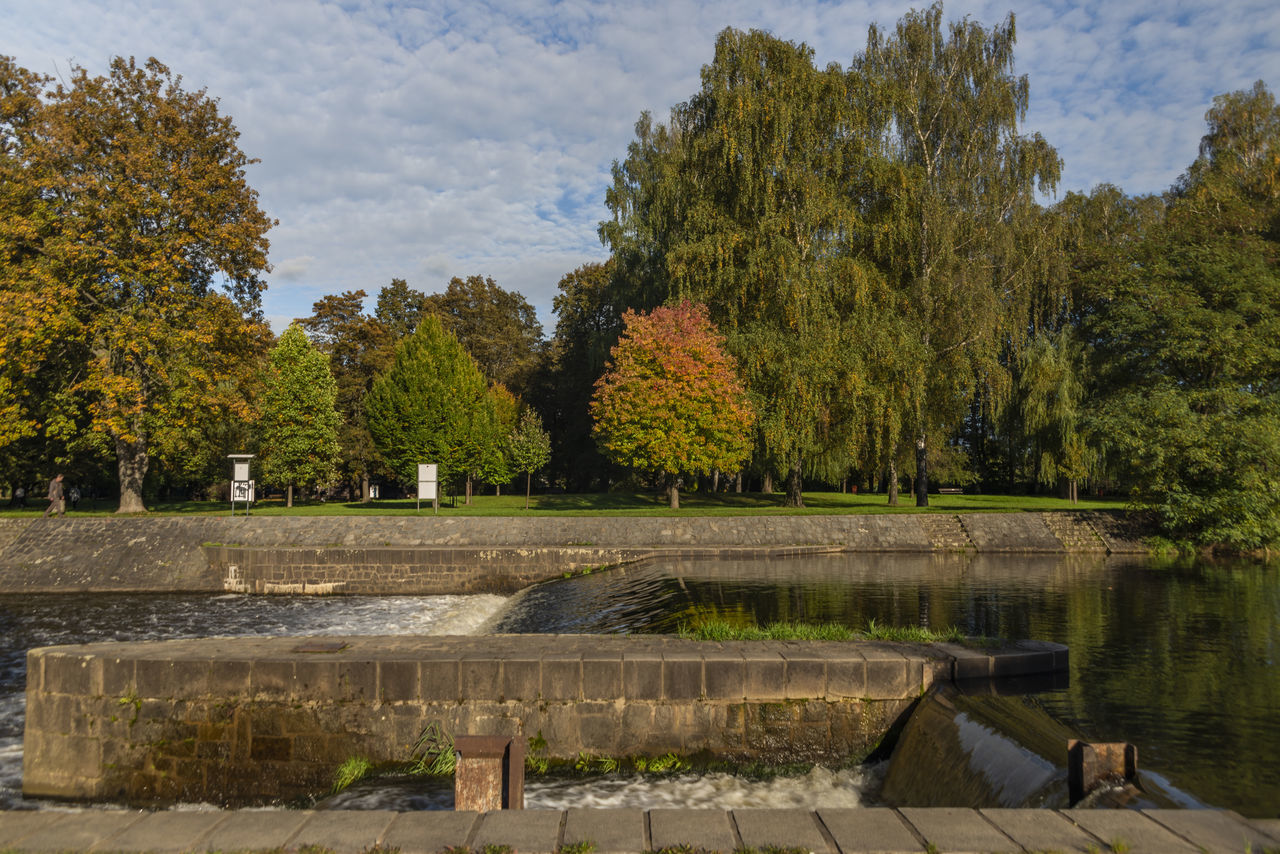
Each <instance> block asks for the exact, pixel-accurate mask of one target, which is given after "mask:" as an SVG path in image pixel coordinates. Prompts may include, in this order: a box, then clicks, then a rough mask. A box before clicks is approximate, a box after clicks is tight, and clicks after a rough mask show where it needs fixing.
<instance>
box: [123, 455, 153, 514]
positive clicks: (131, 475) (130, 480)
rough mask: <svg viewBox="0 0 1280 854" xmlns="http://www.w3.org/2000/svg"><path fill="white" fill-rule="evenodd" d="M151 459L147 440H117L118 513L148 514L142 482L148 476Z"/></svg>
mask: <svg viewBox="0 0 1280 854" xmlns="http://www.w3.org/2000/svg"><path fill="white" fill-rule="evenodd" d="M150 462H151V459H150V456H149V455H148V454H147V440H146V439H143V438H141V437H139V438H138V439H137V441H134V442H126V441H124V440H123V439H120V438H117V439H116V471H117V472H118V473H119V475H120V509H118V510H116V512H117V513H146V512H147V507H146V505H145V504H143V503H142V481H143V480H144V479H145V478H146V476H147V466H148V465H150Z"/></svg>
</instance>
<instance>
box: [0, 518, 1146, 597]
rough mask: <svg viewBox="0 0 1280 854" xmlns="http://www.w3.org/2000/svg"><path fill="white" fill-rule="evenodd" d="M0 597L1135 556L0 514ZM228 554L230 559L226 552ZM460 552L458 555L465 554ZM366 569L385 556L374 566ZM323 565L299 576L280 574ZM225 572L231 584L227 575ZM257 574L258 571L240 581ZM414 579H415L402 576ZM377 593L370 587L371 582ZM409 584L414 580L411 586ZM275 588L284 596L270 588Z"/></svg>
mask: <svg viewBox="0 0 1280 854" xmlns="http://www.w3.org/2000/svg"><path fill="white" fill-rule="evenodd" d="M3 521H5V522H6V523H7V524H5V525H3V526H0V593H17V592H33V593H34V592H58V591H81V592H91V591H201V590H222V589H226V588H227V586H228V583H230V584H231V585H232V587H233V589H235V588H234V585H236V584H248V585H250V587H249V589H259V586H260V588H261V589H262V590H264V591H265V590H266V588H267V585H268V584H271V585H293V584H300V583H302V580H305V581H307V582H308V583H310V584H319V585H326V584H327V585H332V586H333V587H332V589H333V590H345V591H349V592H355V590H356V589H357V588H359V590H360V591H361V592H370V593H398V592H470V591H473V590H508V589H511V587H512V586H513V585H516V586H518V585H521V584H526V583H529V582H530V580H540V579H542V578H547V577H552V576H554V575H558V574H562V573H563V572H566V571H573V570H575V569H579V568H581V567H583V566H599V565H601V564H608V563H613V562H616V561H618V560H628V559H634V558H636V557H639V556H641V555H644V554H647V553H650V552H653V551H655V550H657V551H661V550H672V549H674V550H678V551H680V552H687V551H690V550H696V551H698V552H699V553H704V554H706V553H712V552H714V551H717V550H726V549H786V548H834V549H843V550H850V551H868V552H935V551H967V550H974V551H978V552H1027V553H1033V552H1040V553H1062V552H1076V551H1109V552H1143V551H1145V549H1144V548H1143V546H1142V544H1141V542H1140V541H1139V539H1138V536H1137V534H1136V533H1135V532H1134V531H1133V530H1132V528H1131V526H1130V525H1129V523H1127V522H1126V520H1125V517H1123V516H1122V515H1114V514H1107V513H1089V512H1077V513H1054V514H1045V513H1003V514H994V513H991V514H981V513H973V514H960V515H952V514H915V513H904V514H894V515H877V516H863V515H846V516H733V517H697V516H689V517H684V516H681V517H641V518H634V517H581V516H580V517H507V518H491V517H475V516H453V517H448V516H322V517H281V516H249V517H245V516H239V517H235V518H231V517H230V516H182V517H148V518H119V519H117V518H103V517H90V518H59V519H43V518H40V519H35V520H31V521H28V520H3ZM237 550H238V551H237ZM468 550H469V551H468ZM379 561H385V562H382V563H380V562H379ZM304 565H305V566H310V567H312V568H320V567H324V568H325V570H324V572H321V573H319V574H316V573H314V572H313V573H311V574H312V575H313V576H315V579H314V580H309V579H302V580H297V579H299V578H300V573H299V572H298V571H296V570H295V569H290V567H301V566H304ZM231 566H236V567H237V568H238V569H237V572H238V573H240V575H239V576H238V577H234V578H233V577H230V571H229V568H230V567H231ZM247 567H253V568H254V569H253V570H252V572H257V571H258V570H261V573H260V574H258V575H256V576H255V575H245V574H244V573H246V572H250V571H251V570H249V569H246V568H247ZM420 573H425V574H426V576H425V580H422V579H420V580H417V581H415V580H414V579H415V578H416V577H417V576H418V575H419V574H420ZM384 584H385V585H386V586H383V585H384ZM415 585H417V586H415ZM279 589H284V588H279Z"/></svg>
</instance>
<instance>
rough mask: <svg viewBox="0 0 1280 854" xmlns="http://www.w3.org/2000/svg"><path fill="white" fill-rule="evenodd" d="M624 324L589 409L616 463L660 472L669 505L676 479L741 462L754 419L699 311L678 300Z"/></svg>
mask: <svg viewBox="0 0 1280 854" xmlns="http://www.w3.org/2000/svg"><path fill="white" fill-rule="evenodd" d="M624 322H625V324H626V330H625V331H624V332H623V335H622V337H621V338H620V339H619V341H618V344H617V346H615V347H614V348H613V351H612V354H611V362H610V367H609V369H608V371H607V372H606V373H605V375H604V376H603V377H601V378H600V381H599V382H598V383H597V386H596V396H595V398H594V400H593V401H592V405H591V411H592V415H593V416H594V417H595V422H596V428H595V429H596V435H597V437H598V438H599V440H600V444H601V446H602V447H603V448H604V449H605V451H606V453H608V454H609V456H610V457H611V458H612V459H613V460H614V461H615V462H617V463H619V464H620V465H624V466H629V467H632V468H636V469H640V470H642V471H650V472H656V473H659V474H661V475H664V476H665V477H666V479H667V482H668V483H669V484H670V488H671V506H672V507H673V508H675V507H677V506H678V497H677V494H678V493H677V491H676V490H677V489H678V487H677V486H676V485H675V484H676V478H677V477H678V476H679V475H680V474H692V473H702V472H710V471H711V470H713V469H720V470H723V471H733V470H735V469H736V468H737V467H738V466H740V465H741V464H742V463H743V462H744V461H745V460H746V458H747V455H748V453H749V451H750V446H749V444H748V441H749V436H750V433H749V431H750V429H751V425H752V422H753V420H754V416H753V413H752V411H751V408H750V406H749V405H748V403H747V399H746V395H745V393H744V391H743V389H742V386H741V384H740V382H739V381H738V378H737V375H736V372H735V370H734V363H733V360H732V359H731V358H730V357H729V356H728V354H726V353H725V352H724V350H723V347H722V340H721V338H720V336H719V335H718V334H717V333H716V331H715V329H714V327H712V325H711V322H710V320H709V319H708V317H707V312H706V309H705V308H704V307H702V306H699V305H695V304H693V303H687V302H686V303H680V304H679V305H676V306H670V307H662V308H657V309H654V310H653V312H651V313H650V314H647V315H639V314H635V313H634V312H632V313H628V314H627V315H626V316H625V317H624Z"/></svg>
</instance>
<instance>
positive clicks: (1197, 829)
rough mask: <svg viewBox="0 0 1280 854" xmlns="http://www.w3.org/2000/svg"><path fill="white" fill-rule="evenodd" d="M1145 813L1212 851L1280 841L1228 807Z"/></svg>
mask: <svg viewBox="0 0 1280 854" xmlns="http://www.w3.org/2000/svg"><path fill="white" fill-rule="evenodd" d="M1142 814H1143V815H1145V816H1147V817H1148V818H1150V819H1152V820H1154V821H1156V822H1159V823H1160V824H1162V825H1164V826H1165V827H1167V828H1169V830H1171V831H1173V832H1174V833H1176V834H1177V835H1178V836H1181V837H1183V838H1184V839H1187V840H1189V841H1190V842H1191V844H1192V845H1194V846H1196V847H1197V848H1200V849H1202V850H1204V851H1209V852H1211V854H1218V852H1229V854H1235V852H1238V851H1262V850H1265V849H1267V848H1274V847H1276V846H1277V845H1280V840H1277V839H1274V838H1272V837H1271V835H1270V834H1264V833H1262V832H1261V831H1259V830H1258V829H1257V828H1254V827H1250V826H1249V825H1248V824H1246V823H1245V821H1244V819H1242V818H1241V817H1240V816H1239V815H1238V814H1237V813H1234V812H1230V811H1229V810H1143V811H1142Z"/></svg>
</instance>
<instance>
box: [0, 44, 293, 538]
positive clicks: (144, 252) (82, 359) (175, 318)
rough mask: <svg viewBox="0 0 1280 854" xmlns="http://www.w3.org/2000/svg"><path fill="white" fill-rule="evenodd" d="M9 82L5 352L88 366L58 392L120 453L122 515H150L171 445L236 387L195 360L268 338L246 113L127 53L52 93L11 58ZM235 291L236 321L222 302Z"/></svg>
mask: <svg viewBox="0 0 1280 854" xmlns="http://www.w3.org/2000/svg"><path fill="white" fill-rule="evenodd" d="M0 75H2V76H3V81H4V82H3V84H2V85H0V92H2V93H3V95H4V99H5V101H4V110H5V114H4V116H3V117H2V118H0V123H3V125H4V127H3V130H4V140H5V141H4V158H3V167H2V168H3V169H4V176H3V177H4V182H3V183H4V190H3V193H2V194H0V204H3V205H4V209H3V211H0V214H3V215H2V216H0V220H3V221H5V223H6V225H5V227H4V229H3V234H4V236H3V238H0V241H2V243H3V250H2V251H3V254H4V257H3V258H0V261H2V262H3V267H4V272H3V273H0V289H3V291H4V299H3V305H2V307H3V310H4V312H5V317H4V322H3V323H0V326H4V327H6V328H7V329H9V330H10V331H7V332H6V333H5V337H6V344H5V351H6V356H7V355H8V354H9V353H11V352H14V351H15V348H16V349H24V350H25V355H24V356H22V357H21V359H20V360H19V361H18V362H16V363H15V364H28V366H29V367H31V368H32V369H33V370H32V371H31V375H32V376H37V375H44V376H46V377H47V376H49V373H50V370H55V371H56V368H51V367H50V366H51V365H56V363H57V362H58V361H59V360H65V359H67V358H68V357H70V358H71V359H72V360H73V361H72V362H70V364H72V365H74V366H75V369H74V370H72V371H70V375H69V376H66V377H64V378H62V379H59V380H58V383H57V384H58V387H59V393H60V394H61V395H62V396H63V397H64V399H65V401H66V405H67V406H68V407H70V408H73V409H75V410H76V411H78V412H82V413H83V414H84V417H85V422H86V423H87V425H88V427H89V429H91V430H93V431H96V432H99V433H101V434H103V435H104V436H106V437H107V439H108V440H109V442H110V443H111V445H113V446H114V451H115V454H116V458H117V470H118V474H119V482H120V512H122V513H128V512H139V511H144V510H145V509H146V507H145V506H144V504H143V501H142V484H143V479H144V477H145V476H146V473H147V470H148V467H149V465H150V462H151V460H152V457H153V454H155V453H156V452H157V451H158V450H162V449H159V448H158V447H157V445H156V442H157V438H158V437H160V436H161V435H162V434H165V433H166V432H173V431H174V430H175V427H176V428H177V430H176V432H178V433H184V432H189V431H187V430H183V429H182V428H183V427H189V426H190V425H191V423H193V422H191V421H189V420H188V421H187V422H184V423H183V424H179V425H175V424H174V422H173V419H175V418H188V419H190V418H193V417H203V415H204V413H205V412H206V411H207V410H206V408H205V407H203V406H202V405H200V404H201V399H202V398H203V399H205V400H210V399H215V398H217V397H218V396H220V395H223V394H225V390H226V389H227V387H228V383H229V382H230V381H233V380H234V375H233V376H227V375H221V376H206V377H192V376H191V375H190V374H189V372H188V371H187V367H188V366H189V365H191V364H193V363H194V362H193V359H194V358H195V354H198V353H199V352H200V351H201V350H202V349H203V348H204V347H207V346H208V342H209V341H210V340H229V338H231V337H235V335H237V334H244V335H246V336H248V337H249V338H250V339H252V340H258V339H256V338H255V337H254V335H255V333H253V331H252V329H250V328H249V327H251V326H252V325H253V324H254V323H256V322H258V321H259V319H260V318H259V315H258V312H259V308H258V307H259V302H260V294H261V291H262V289H263V288H264V284H263V283H262V281H261V279H260V278H259V275H260V273H262V272H263V271H264V270H266V269H267V262H266V253H267V241H266V238H265V234H266V232H267V230H268V229H269V228H270V227H271V226H272V225H273V222H272V221H271V220H270V219H268V218H267V217H266V215H265V214H263V213H262V211H261V210H259V208H258V202H257V194H256V193H255V192H254V191H253V190H252V189H251V188H250V187H249V186H248V184H247V183H246V181H245V167H246V166H247V165H249V164H250V163H251V162H252V161H250V160H249V159H248V158H247V157H246V156H245V154H244V153H243V152H242V151H241V150H240V149H239V147H238V145H237V139H238V133H237V131H236V129H235V127H234V125H233V124H232V123H231V120H230V119H229V118H227V117H225V116H222V115H220V114H219V113H218V107H217V102H216V101H215V100H214V99H212V98H210V97H208V96H207V95H206V93H205V92H204V90H199V91H196V92H188V91H185V90H184V89H183V88H182V80H181V77H174V76H173V75H172V74H171V73H170V71H169V69H168V68H167V67H165V66H164V65H163V64H161V63H160V62H158V61H156V60H155V59H151V60H148V61H147V62H146V63H145V64H144V65H143V66H141V67H139V66H138V65H137V64H136V63H135V62H134V61H133V60H132V59H130V60H125V59H121V58H116V59H114V60H112V62H111V70H110V74H109V76H107V77H90V76H89V74H88V72H86V71H85V70H84V69H83V68H75V69H73V71H72V74H71V79H70V84H69V85H68V86H63V85H58V86H56V87H54V88H53V89H52V90H43V89H42V87H43V86H44V85H45V81H43V80H42V79H40V78H36V77H34V76H32V75H29V74H28V73H26V72H24V71H22V70H21V69H18V68H17V67H16V66H14V65H13V64H12V62H10V61H8V60H5V61H4V63H3V64H2V65H0ZM40 96H43V100H39V97H40ZM33 99H36V100H33ZM219 284H221V285H222V286H223V287H224V288H225V291H226V297H223V296H221V295H219V294H218V293H217V290H218V287H217V286H218V285H219ZM228 298H229V299H230V300H231V303H232V305H234V307H235V309H236V311H235V312H234V316H232V315H228V313H227V312H226V311H225V310H224V308H225V304H223V303H219V302H217V301H218V300H222V299H228ZM211 324H214V326H211ZM224 333H230V335H229V336H228V335H227V334H224ZM35 341H39V342H44V343H38V344H36V346H33V347H25V345H27V344H31V343H32V342H35ZM241 352H243V351H241ZM5 377H6V381H0V396H2V397H3V399H2V400H0V406H3V407H4V408H5V409H6V410H11V411H7V412H6V413H5V414H6V415H12V416H13V424H14V425H15V429H16V431H17V432H19V433H20V432H22V431H24V430H25V431H30V430H31V429H32V425H33V424H35V423H38V422H39V421H40V419H39V418H35V417H32V414H31V413H30V412H29V411H26V410H23V409H22V408H21V407H19V408H18V409H13V403H12V400H13V399H14V397H15V396H19V395H15V391H19V389H15V387H14V386H13V381H12V378H11V375H10V374H8V373H6V375H5ZM196 380H199V381H198V382H197V381H196ZM205 380H207V381H205Z"/></svg>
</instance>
